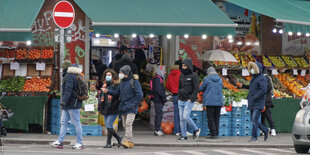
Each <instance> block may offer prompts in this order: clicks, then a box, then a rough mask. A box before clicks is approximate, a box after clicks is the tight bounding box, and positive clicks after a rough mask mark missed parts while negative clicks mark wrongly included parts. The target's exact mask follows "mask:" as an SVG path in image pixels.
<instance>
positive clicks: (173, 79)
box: [166, 65, 181, 94]
mask: <svg viewBox="0 0 310 155" xmlns="http://www.w3.org/2000/svg"><path fill="white" fill-rule="evenodd" d="M180 75H181V71H180V70H179V66H177V65H175V66H174V67H173V68H172V70H171V72H170V74H169V75H168V79H167V85H166V87H167V89H168V90H169V91H170V92H171V93H172V94H177V93H178V90H179V80H180Z"/></svg>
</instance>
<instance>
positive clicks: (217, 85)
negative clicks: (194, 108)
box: [199, 67, 224, 106]
mask: <svg viewBox="0 0 310 155" xmlns="http://www.w3.org/2000/svg"><path fill="white" fill-rule="evenodd" d="M210 68H211V67H210ZM207 74H208V76H207V77H206V78H205V79H204V80H203V83H202V85H201V86H200V88H199V91H202V92H203V105H205V106H223V104H224V103H223V80H222V79H221V78H220V77H219V75H218V74H217V73H216V72H215V70H214V68H213V69H208V72H207Z"/></svg>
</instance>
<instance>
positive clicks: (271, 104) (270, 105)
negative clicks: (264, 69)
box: [264, 75, 273, 108]
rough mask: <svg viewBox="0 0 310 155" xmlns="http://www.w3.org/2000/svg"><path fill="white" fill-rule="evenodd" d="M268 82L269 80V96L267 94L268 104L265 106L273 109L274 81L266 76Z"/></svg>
mask: <svg viewBox="0 0 310 155" xmlns="http://www.w3.org/2000/svg"><path fill="white" fill-rule="evenodd" d="M264 76H265V78H266V80H267V94H266V101H265V102H266V103H265V106H266V107H271V108H273V103H272V94H273V92H272V91H273V89H272V86H273V85H272V83H271V82H272V81H271V78H270V76H269V75H264Z"/></svg>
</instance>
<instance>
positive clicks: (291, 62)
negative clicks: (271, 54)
mask: <svg viewBox="0 0 310 155" xmlns="http://www.w3.org/2000/svg"><path fill="white" fill-rule="evenodd" d="M280 58H281V59H282V60H283V61H284V62H285V64H286V65H287V66H289V67H298V65H297V63H296V62H295V61H294V59H293V58H292V57H291V56H281V57H280Z"/></svg>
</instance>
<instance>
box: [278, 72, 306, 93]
mask: <svg viewBox="0 0 310 155" xmlns="http://www.w3.org/2000/svg"><path fill="white" fill-rule="evenodd" d="M274 77H276V78H278V79H279V81H280V82H281V84H282V85H283V86H285V87H286V88H287V89H288V90H289V91H290V93H292V94H295V95H296V96H299V97H300V96H303V95H304V94H305V91H304V90H301V89H300V88H303V87H305V86H304V85H302V84H301V83H300V82H299V81H298V79H297V78H294V77H293V76H292V75H290V74H288V73H283V74H278V75H274Z"/></svg>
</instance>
